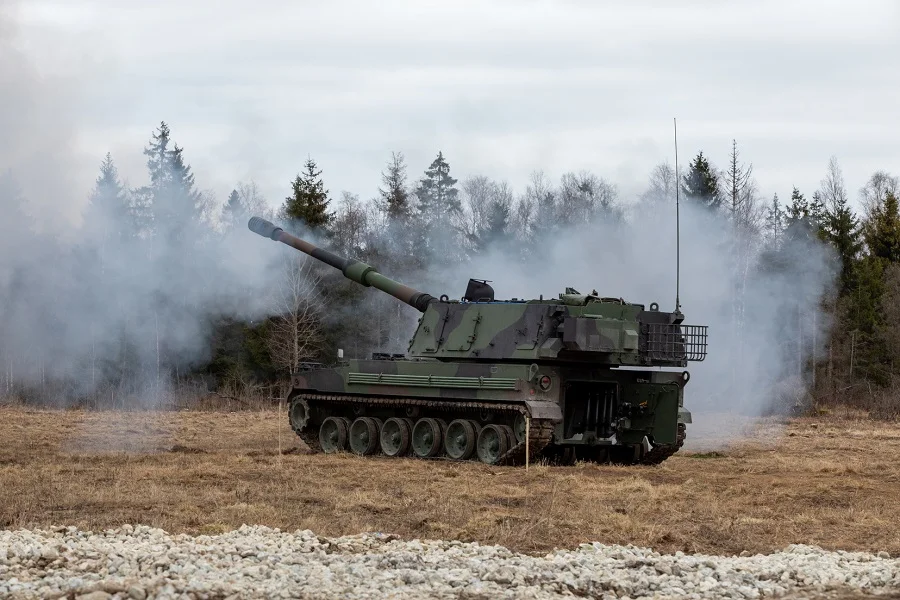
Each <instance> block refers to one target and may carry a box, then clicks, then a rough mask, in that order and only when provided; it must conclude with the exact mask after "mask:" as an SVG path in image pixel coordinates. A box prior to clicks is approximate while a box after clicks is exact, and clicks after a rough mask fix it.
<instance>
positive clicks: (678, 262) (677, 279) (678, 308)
mask: <svg viewBox="0 0 900 600" xmlns="http://www.w3.org/2000/svg"><path fill="white" fill-rule="evenodd" d="M672 125H673V126H674V127H675V312H681V299H680V297H679V294H678V292H679V284H680V283H681V225H680V216H681V215H680V214H679V211H680V206H679V193H678V189H679V188H680V187H681V185H679V181H678V122H677V121H676V120H675V119H674V118H673V119H672Z"/></svg>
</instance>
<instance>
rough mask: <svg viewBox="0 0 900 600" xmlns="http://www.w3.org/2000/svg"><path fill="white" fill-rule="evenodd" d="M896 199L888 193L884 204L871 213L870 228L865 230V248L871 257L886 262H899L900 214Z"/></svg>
mask: <svg viewBox="0 0 900 600" xmlns="http://www.w3.org/2000/svg"><path fill="white" fill-rule="evenodd" d="M897 205H898V203H897V197H896V196H895V195H894V194H893V193H888V195H887V196H886V197H885V199H884V204H883V205H882V206H880V207H876V208H875V209H874V210H873V212H872V220H871V223H870V226H869V227H867V228H866V235H865V238H866V246H868V248H869V252H870V254H871V255H872V256H875V257H878V258H882V259H884V260H885V261H887V262H900V214H898V206H897Z"/></svg>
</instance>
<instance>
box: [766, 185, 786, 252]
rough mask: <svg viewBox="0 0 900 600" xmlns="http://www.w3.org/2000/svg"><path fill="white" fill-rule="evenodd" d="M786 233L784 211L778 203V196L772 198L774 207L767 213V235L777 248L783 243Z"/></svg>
mask: <svg viewBox="0 0 900 600" xmlns="http://www.w3.org/2000/svg"><path fill="white" fill-rule="evenodd" d="M783 232H784V209H783V208H782V206H781V203H780V202H779V201H778V194H775V195H774V196H772V205H771V206H770V207H769V209H768V210H767V211H766V233H767V235H768V238H769V241H770V242H771V244H772V245H773V246H775V247H777V246H778V244H779V243H780V242H781V237H782V235H783Z"/></svg>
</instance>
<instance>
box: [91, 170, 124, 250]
mask: <svg viewBox="0 0 900 600" xmlns="http://www.w3.org/2000/svg"><path fill="white" fill-rule="evenodd" d="M84 218H85V228H86V230H87V231H88V232H89V233H90V235H91V236H92V237H93V238H94V239H96V240H98V241H100V242H101V245H103V246H107V245H109V244H110V243H113V242H116V241H119V240H122V239H124V238H126V237H129V236H130V230H131V225H132V224H131V222H130V215H129V207H128V196H127V195H126V192H125V186H124V185H122V182H121V181H120V180H119V173H118V170H117V169H116V165H115V163H114V162H113V159H112V155H111V154H110V153H107V154H106V157H105V158H104V159H103V162H102V163H101V164H100V175H99V176H98V177H97V179H96V181H95V183H94V189H93V191H92V192H91V196H90V198H89V200H88V205H87V208H86V209H85V214H84Z"/></svg>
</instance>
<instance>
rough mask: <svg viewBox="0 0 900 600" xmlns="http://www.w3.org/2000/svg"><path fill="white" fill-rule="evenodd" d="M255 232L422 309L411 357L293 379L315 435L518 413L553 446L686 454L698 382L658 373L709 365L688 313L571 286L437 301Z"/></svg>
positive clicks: (303, 245)
mask: <svg viewBox="0 0 900 600" xmlns="http://www.w3.org/2000/svg"><path fill="white" fill-rule="evenodd" d="M249 227H250V229H251V230H253V231H255V232H256V233H258V234H260V235H263V236H264V237H269V238H271V239H273V240H275V241H280V242H282V243H284V244H287V245H289V246H291V247H294V248H296V249H297V250H300V251H301V252H304V253H306V254H308V255H310V256H312V257H314V258H316V259H318V260H321V261H322V262H324V263H326V264H329V265H331V266H333V267H334V268H336V269H339V270H341V271H342V272H343V274H344V275H345V276H346V277H347V278H349V279H351V280H353V281H355V282H357V283H359V284H361V285H365V286H372V287H375V288H377V289H380V290H382V291H384V292H386V293H388V294H390V295H392V296H394V297H395V298H397V299H399V300H401V301H403V302H405V303H407V304H409V305H411V306H414V307H415V308H416V309H418V310H419V311H420V312H422V316H421V317H420V318H419V322H418V326H417V328H416V331H415V333H414V335H413V337H412V339H411V340H410V343H409V348H408V357H407V358H403V359H399V360H376V359H372V360H351V361H348V362H346V363H345V364H343V365H341V366H338V367H333V368H317V369H312V370H305V371H302V372H300V373H297V374H295V375H294V378H293V391H292V396H296V397H298V398H301V397H302V398H304V400H303V401H304V402H309V403H310V407H311V408H310V409H309V410H308V411H307V412H306V413H304V414H308V415H309V421H310V423H311V426H313V427H317V426H318V425H317V422H316V419H322V418H325V417H326V416H327V414H328V410H338V411H342V413H341V414H344V415H351V416H352V415H353V414H362V413H364V412H366V403H367V402H368V403H369V404H371V406H369V407H368V408H369V409H371V410H372V411H373V412H372V414H375V413H376V412H377V413H378V415H379V416H380V417H390V416H397V417H401V416H403V412H402V411H403V410H405V409H403V408H402V407H404V406H406V407H409V406H417V407H425V409H426V412H427V410H433V411H434V415H438V414H439V413H440V414H449V413H454V411H456V412H457V413H459V414H463V413H462V412H460V411H466V410H482V411H483V410H487V411H488V412H491V411H493V410H495V409H494V408H492V407H497V408H496V410H497V411H499V412H503V411H509V410H510V408H514V409H515V410H517V411H518V410H524V411H525V414H528V415H530V416H531V417H532V419H533V420H536V422H538V423H539V425H538V426H539V427H540V428H542V429H543V428H545V427H546V429H545V431H547V436H548V437H547V439H548V440H549V439H551V438H550V428H551V427H552V444H551V445H552V446H554V447H575V446H580V447H584V446H604V445H606V446H619V447H625V448H626V449H634V450H635V451H640V449H641V448H644V451H645V452H647V453H649V454H650V455H653V453H654V452H659V451H662V452H663V455H666V454H665V452H667V451H668V450H666V449H667V448H668V449H670V450H671V451H674V450H677V447H678V446H679V445H680V443H681V441H682V438H680V437H679V436H681V435H683V427H684V424H686V423H690V422H691V415H690V412H689V411H688V410H687V409H685V408H684V387H685V385H686V384H687V382H688V380H689V376H688V373H687V372H686V371H680V372H677V371H676V372H673V371H658V370H651V369H650V368H653V367H670V368H672V367H674V368H681V369H683V368H684V367H686V366H687V362H688V360H689V359H690V360H703V358H705V354H706V328H705V327H702V326H689V325H683V324H682V321H683V319H684V315H683V314H681V313H680V312H678V311H676V312H665V311H660V310H659V308H658V306H657V305H656V304H655V303H653V304H651V305H650V307H649V308H646V307H645V306H644V305H642V304H634V303H629V302H626V301H624V300H623V299H621V298H604V297H600V296H598V295H597V294H596V293H592V294H580V293H578V292H577V291H575V290H573V289H571V288H569V289H567V290H566V291H565V293H561V294H559V296H558V298H555V299H547V300H544V299H540V300H515V299H514V300H509V301H495V300H492V298H493V290H492V289H491V288H490V286H486V284H485V286H486V290H487V292H489V293H488V294H486V297H487V300H484V301H470V300H462V301H459V300H449V299H447V298H446V297H442V298H440V299H437V298H434V297H433V296H431V295H429V294H426V293H424V292H420V291H418V290H415V289H413V288H410V287H408V286H406V285H403V284H401V283H398V282H396V281H393V280H392V279H389V278H387V277H385V276H383V275H381V274H380V273H378V272H377V271H376V270H375V269H373V268H372V267H371V266H369V265H367V264H365V263H362V262H359V261H355V260H352V259H346V258H342V257H340V256H337V255H335V254H332V253H331V252H329V251H327V250H324V249H321V248H317V247H316V246H314V245H312V244H310V243H309V242H306V241H304V240H301V239H299V238H296V237H294V236H291V235H290V234H287V233H285V232H284V231H283V230H282V229H280V228H278V227H276V226H275V225H273V224H272V223H269V222H268V221H264V220H262V219H259V218H257V217H254V218H253V219H251V220H250V223H249ZM470 285H472V282H470ZM480 289H481V290H482V293H483V292H484V286H481V287H480ZM619 367H626V368H619ZM627 367H632V368H627ZM642 369H643V370H642ZM429 401H430V402H431V403H432V404H431V405H429V404H428V403H429ZM313 405H315V406H313ZM317 406H318V408H317ZM329 406H331V407H332V408H328V407H329ZM429 406H432V407H433V408H432V409H428V407H429ZM353 407H355V408H353ZM473 407H479V408H477V409H476V408H473ZM357 410H358V411H360V412H347V411H357ZM448 411H449V413H448ZM498 414H499V413H498ZM514 414H517V413H509V412H507V413H506V414H505V415H504V416H503V417H502V418H504V419H509V418H512V416H514ZM354 418H355V417H354ZM473 418H474V417H473ZM507 422H509V421H507ZM298 433H300V430H299V429H298ZM304 439H306V438H304ZM520 445H521V444H520ZM651 450H652V452H651ZM629 451H630V450H629ZM663 459H664V458H663Z"/></svg>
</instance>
